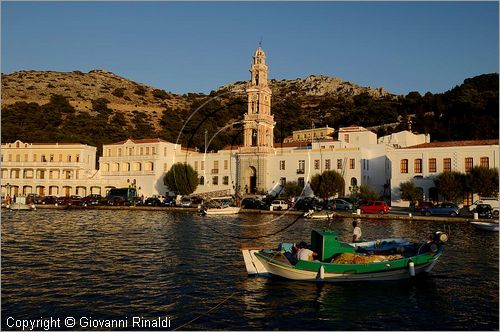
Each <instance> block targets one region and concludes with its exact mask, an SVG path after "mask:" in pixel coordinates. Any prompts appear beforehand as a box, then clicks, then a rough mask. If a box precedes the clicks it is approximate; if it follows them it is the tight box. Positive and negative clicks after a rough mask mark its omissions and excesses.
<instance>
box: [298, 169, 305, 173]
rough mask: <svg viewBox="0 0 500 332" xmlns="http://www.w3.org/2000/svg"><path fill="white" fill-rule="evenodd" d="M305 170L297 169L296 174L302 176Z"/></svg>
mask: <svg viewBox="0 0 500 332" xmlns="http://www.w3.org/2000/svg"><path fill="white" fill-rule="evenodd" d="M304 173H305V170H304V169H303V168H299V169H297V174H304Z"/></svg>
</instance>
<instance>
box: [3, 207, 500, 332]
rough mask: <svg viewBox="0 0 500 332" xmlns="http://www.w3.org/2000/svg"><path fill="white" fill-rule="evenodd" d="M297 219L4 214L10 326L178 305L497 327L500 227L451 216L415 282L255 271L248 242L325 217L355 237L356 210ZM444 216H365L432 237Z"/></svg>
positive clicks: (347, 324)
mask: <svg viewBox="0 0 500 332" xmlns="http://www.w3.org/2000/svg"><path fill="white" fill-rule="evenodd" d="M295 218H296V216H285V217H282V218H280V219H275V216H273V215H259V214H254V215H250V214H244V215H237V216H220V217H215V216H209V217H207V216H206V217H201V216H198V215H195V214H190V213H165V212H157V211H132V212H131V211H94V210H88V211H87V210H75V211H59V210H57V211H52V210H38V211H35V212H27V213H26V212H4V213H2V327H3V328H6V325H5V319H6V318H7V317H9V316H15V317H16V318H19V319H22V318H25V319H26V318H31V319H33V318H36V317H41V316H42V317H49V316H57V317H64V316H73V317H81V316H87V317H88V316H92V317H94V318H99V319H103V318H114V319H119V318H123V317H125V316H127V317H131V316H144V317H151V318H155V317H158V316H166V315H168V316H170V317H171V319H172V327H173V328H175V327H178V326H181V325H182V324H184V323H186V322H188V321H190V320H191V319H193V318H195V317H197V316H200V315H203V316H202V317H200V318H199V319H197V320H196V321H194V322H193V323H192V324H190V325H188V326H186V327H185V328H184V329H190V330H193V329H265V330H272V329H285V330H311V329H322V330H339V329H341V330H359V329H383V330H394V329H396V330H397V329H401V330H406V329H410V330H453V329H475V330H493V329H498V309H499V308H498V233H489V232H479V231H476V230H475V229H474V228H473V227H471V226H470V225H468V224H452V225H451V238H450V242H449V244H448V245H447V247H446V251H445V254H444V255H443V256H442V258H441V260H440V262H439V263H438V264H437V265H436V267H435V269H434V270H433V272H432V273H431V274H430V275H429V276H427V277H426V278H418V279H415V280H404V281H398V282H379V283H342V284H320V283H318V284H316V283H306V282H290V281H287V280H282V279H265V278H255V277H248V276H247V275H246V271H245V267H244V263H243V259H242V257H241V254H240V252H239V247H240V245H255V246H263V247H275V246H276V244H277V243H278V242H299V241H302V240H309V237H310V230H311V229H312V228H323V227H325V226H329V228H331V229H335V230H338V231H339V232H340V234H341V238H342V239H343V240H346V241H347V240H349V238H350V236H351V231H352V226H351V219H345V220H340V219H339V220H334V221H331V222H327V221H323V220H299V221H298V222H296V223H295V224H293V225H292V226H291V227H290V228H288V229H287V231H286V232H281V233H278V234H274V233H276V232H278V231H279V230H280V229H283V228H284V227H286V226H287V225H289V224H291V223H293V222H294V220H295ZM444 226H445V223H442V222H436V223H432V222H422V221H418V222H417V221H414V222H408V221H387V220H377V221H368V220H363V221H362V222H361V227H362V229H363V237H364V238H365V239H373V238H381V237H401V236H403V237H407V238H410V239H422V238H424V237H425V236H426V234H427V233H429V232H432V231H435V230H442V229H443V227H444ZM257 236H261V238H259V239H253V240H251V239H249V238H255V237H257ZM230 295H232V296H231V297H230V298H228V297H229V296H230ZM227 298H228V299H227ZM225 299H227V300H225ZM224 300H225V301H224ZM221 303H222V304H221ZM217 305H220V307H218V308H217V309H216V310H213V311H211V312H210V313H208V314H207V312H208V311H209V310H211V309H212V308H214V307H215V306H217Z"/></svg>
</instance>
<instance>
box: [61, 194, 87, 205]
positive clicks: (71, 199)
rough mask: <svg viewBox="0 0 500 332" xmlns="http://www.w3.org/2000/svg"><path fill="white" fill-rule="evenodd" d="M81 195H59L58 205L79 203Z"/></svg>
mask: <svg viewBox="0 0 500 332" xmlns="http://www.w3.org/2000/svg"><path fill="white" fill-rule="evenodd" d="M81 202H82V197H81V196H78V195H71V196H61V197H59V198H58V199H57V204H58V205H80V204H81Z"/></svg>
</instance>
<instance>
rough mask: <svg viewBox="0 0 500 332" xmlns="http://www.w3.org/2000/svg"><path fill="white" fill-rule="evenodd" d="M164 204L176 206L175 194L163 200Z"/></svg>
mask: <svg viewBox="0 0 500 332" xmlns="http://www.w3.org/2000/svg"><path fill="white" fill-rule="evenodd" d="M163 205H165V206H175V196H167V197H165V199H164V200H163Z"/></svg>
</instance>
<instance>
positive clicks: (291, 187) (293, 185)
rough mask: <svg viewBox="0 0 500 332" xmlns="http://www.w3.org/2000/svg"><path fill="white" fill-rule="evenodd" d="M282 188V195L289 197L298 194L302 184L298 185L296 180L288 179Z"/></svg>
mask: <svg viewBox="0 0 500 332" xmlns="http://www.w3.org/2000/svg"><path fill="white" fill-rule="evenodd" d="M283 189H284V192H285V193H284V196H285V197H288V198H290V197H297V196H300V195H301V194H302V191H303V190H304V186H301V185H299V184H298V182H297V181H290V182H287V183H285V187H284V188H283Z"/></svg>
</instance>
